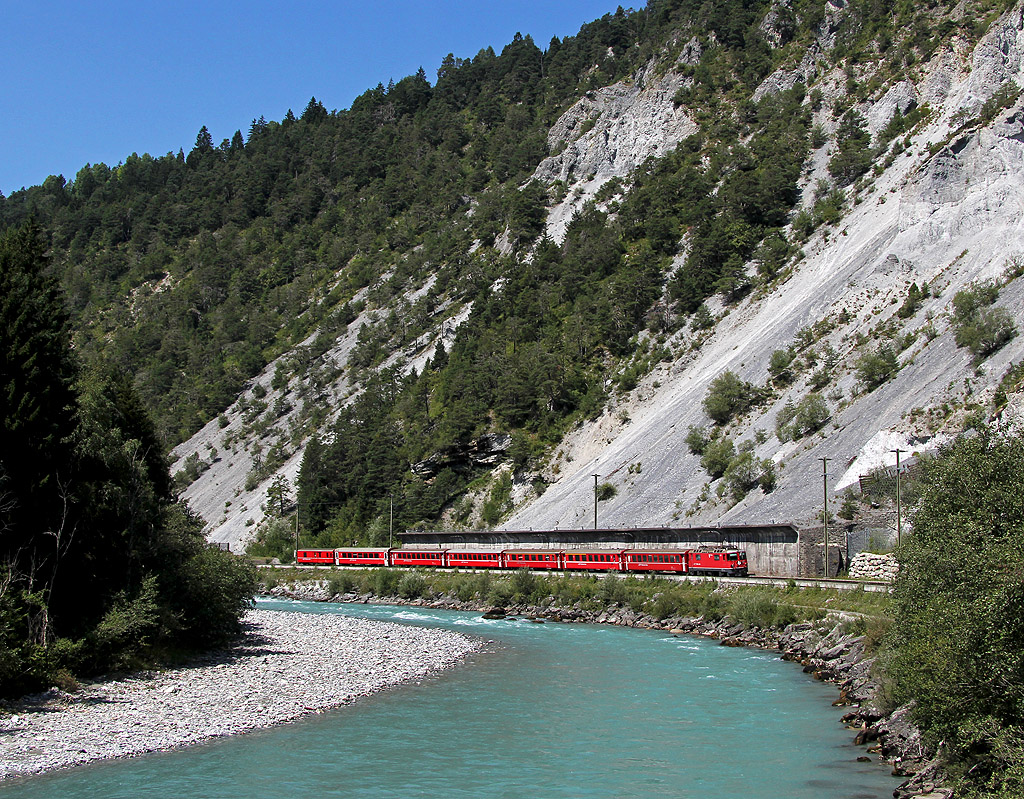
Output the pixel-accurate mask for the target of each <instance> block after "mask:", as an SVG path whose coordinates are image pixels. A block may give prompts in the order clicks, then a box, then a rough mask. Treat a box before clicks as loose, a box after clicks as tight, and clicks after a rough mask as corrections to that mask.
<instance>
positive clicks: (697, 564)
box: [295, 546, 747, 577]
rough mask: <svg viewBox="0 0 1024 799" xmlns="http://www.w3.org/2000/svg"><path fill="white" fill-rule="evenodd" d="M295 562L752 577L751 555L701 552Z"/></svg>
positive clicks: (298, 557)
mask: <svg viewBox="0 0 1024 799" xmlns="http://www.w3.org/2000/svg"><path fill="white" fill-rule="evenodd" d="M295 562H296V563H299V564H308V565H327V566H430V567H433V568H440V569H538V570H550V571H554V570H564V571H588V572H595V571H604V572H611V571H614V572H631V573H637V574H649V573H656V574H701V575H714V576H721V577H746V576H747V553H746V552H744V551H743V550H742V549H735V548H733V547H728V546H718V547H698V548H696V549H600V548H596V547H595V548H590V549H586V548H580V549H502V550H494V549H440V548H439V549H394V548H389V547H341V548H338V549H300V550H298V551H297V552H296V553H295Z"/></svg>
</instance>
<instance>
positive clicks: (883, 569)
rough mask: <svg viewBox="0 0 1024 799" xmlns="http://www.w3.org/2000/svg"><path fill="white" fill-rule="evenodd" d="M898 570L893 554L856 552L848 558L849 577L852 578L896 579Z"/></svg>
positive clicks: (890, 580)
mask: <svg viewBox="0 0 1024 799" xmlns="http://www.w3.org/2000/svg"><path fill="white" fill-rule="evenodd" d="M899 570H900V567H899V564H898V563H897V562H896V558H895V556H893V555H876V554H874V553H873V552H858V553H857V554H856V555H854V556H853V557H852V558H851V559H850V572H849V574H850V577H851V579H854V580H858V579H860V580H887V581H889V582H892V581H893V580H895V579H896V573H897V572H898V571H899Z"/></svg>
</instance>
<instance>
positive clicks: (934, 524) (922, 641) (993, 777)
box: [881, 428, 1024, 796]
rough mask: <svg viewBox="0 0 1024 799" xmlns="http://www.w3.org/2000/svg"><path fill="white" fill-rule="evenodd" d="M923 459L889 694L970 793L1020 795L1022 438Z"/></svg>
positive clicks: (889, 660) (890, 658)
mask: <svg viewBox="0 0 1024 799" xmlns="http://www.w3.org/2000/svg"><path fill="white" fill-rule="evenodd" d="M921 466H922V472H923V474H922V483H923V486H924V490H923V494H922V497H921V501H920V503H919V504H918V506H917V510H916V512H915V513H914V516H913V531H914V532H913V535H912V536H909V537H907V538H905V539H904V542H903V546H902V548H901V549H900V551H899V552H898V558H899V561H900V571H899V575H898V576H897V578H896V583H895V591H894V594H893V609H894V614H893V626H892V630H891V631H890V634H889V636H888V637H887V639H886V646H885V651H884V652H883V654H882V656H881V660H882V662H884V663H885V664H886V667H887V668H886V671H887V674H888V676H889V678H890V680H891V685H892V688H891V697H892V701H893V702H894V703H896V704H903V703H906V702H914V703H915V709H914V715H915V719H916V721H917V723H918V724H919V725H920V727H921V730H922V733H923V737H924V740H925V743H926V745H928V746H930V747H931V748H932V749H933V751H934V750H941V754H942V757H943V759H944V760H945V761H946V763H947V766H948V767H949V768H950V770H951V771H954V772H960V773H962V774H963V775H964V780H965V782H967V783H968V784H969V787H970V789H971V790H974V791H977V792H978V794H980V795H987V794H985V792H986V791H991V792H992V794H993V795H998V796H1021V795H1024V730H1022V728H1021V724H1020V720H1021V718H1024V649H1022V647H1021V641H1022V640H1024V581H1022V578H1021V575H1022V574H1024V440H1022V439H1020V438H1010V437H1003V436H1000V435H999V434H997V433H995V432H994V431H992V430H991V429H987V428H981V429H980V430H977V431H973V432H972V434H971V435H965V436H961V437H960V438H959V439H957V440H956V441H955V442H954V443H953V444H952V445H951V446H949V447H947V448H945V449H943V450H942V451H941V452H940V453H939V455H938V456H936V457H934V458H932V459H927V460H924V461H923V462H922V464H921ZM965 793H967V792H966V791H965ZM958 795H959V792H958Z"/></svg>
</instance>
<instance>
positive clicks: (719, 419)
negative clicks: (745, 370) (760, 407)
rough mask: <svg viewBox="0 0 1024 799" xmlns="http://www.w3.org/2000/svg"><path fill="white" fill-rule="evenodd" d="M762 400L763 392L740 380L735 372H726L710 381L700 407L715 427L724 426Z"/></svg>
mask: <svg viewBox="0 0 1024 799" xmlns="http://www.w3.org/2000/svg"><path fill="white" fill-rule="evenodd" d="M763 399H764V391H763V390H762V389H760V388H758V387H757V386H755V385H753V384H752V383H747V382H746V381H744V380H741V379H740V378H739V377H738V376H737V375H736V373H735V372H733V371H731V370H726V371H725V372H722V374H720V375H719V376H718V377H716V378H715V379H714V380H712V381H711V385H710V386H708V393H707V394H706V395H705V396H704V401H703V403H702V406H703V408H704V413H706V414H707V415H708V416H709V417H710V418H711V420H712V421H713V422H714V423H715V424H717V425H725V424H728V423H729V422H730V421H732V420H733V419H734V418H735V417H737V416H742V415H743V414H744V413H746V412H747V410H749V409H750V408H751V407H752V406H754V405H757V404H758V403H760V402H761V401H762V400H763Z"/></svg>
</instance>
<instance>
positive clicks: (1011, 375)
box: [992, 361, 1024, 411]
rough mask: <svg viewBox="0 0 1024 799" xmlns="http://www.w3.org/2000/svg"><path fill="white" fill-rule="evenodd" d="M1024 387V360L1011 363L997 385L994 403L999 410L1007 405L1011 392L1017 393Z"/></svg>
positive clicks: (993, 398)
mask: <svg viewBox="0 0 1024 799" xmlns="http://www.w3.org/2000/svg"><path fill="white" fill-rule="evenodd" d="M1022 387H1024V361H1018V362H1017V363H1012V364H1010V365H1009V366H1008V367H1007V369H1006V372H1004V373H1003V376H1002V378H1000V380H999V385H998V386H997V387H996V391H995V395H994V396H993V397H992V404H993V405H994V406H995V408H996V410H997V411H1000V410H1002V409H1003V408H1005V407H1006V404H1007V402H1008V401H1009V395H1010V394H1017V393H1019V392H1020V391H1021V388H1022Z"/></svg>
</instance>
